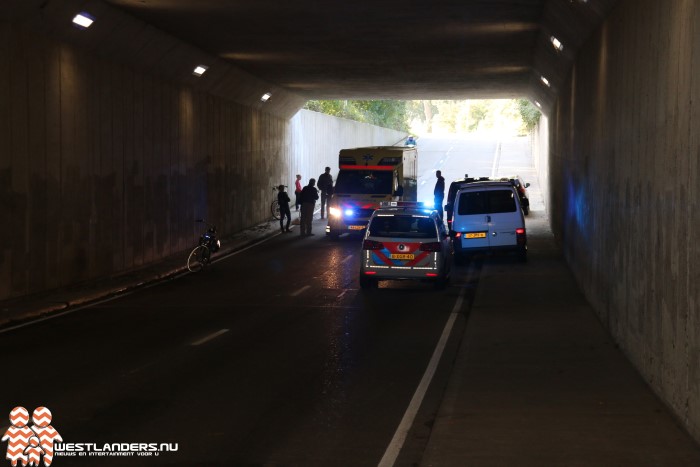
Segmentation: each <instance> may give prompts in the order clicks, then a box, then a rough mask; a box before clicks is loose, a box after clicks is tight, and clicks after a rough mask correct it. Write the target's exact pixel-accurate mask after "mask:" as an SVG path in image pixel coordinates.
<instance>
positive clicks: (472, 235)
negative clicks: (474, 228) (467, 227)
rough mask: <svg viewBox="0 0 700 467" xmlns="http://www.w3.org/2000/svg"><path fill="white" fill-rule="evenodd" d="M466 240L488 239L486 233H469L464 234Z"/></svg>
mask: <svg viewBox="0 0 700 467" xmlns="http://www.w3.org/2000/svg"><path fill="white" fill-rule="evenodd" d="M464 238H486V232H469V233H466V234H464Z"/></svg>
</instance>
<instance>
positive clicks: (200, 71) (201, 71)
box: [192, 65, 209, 76]
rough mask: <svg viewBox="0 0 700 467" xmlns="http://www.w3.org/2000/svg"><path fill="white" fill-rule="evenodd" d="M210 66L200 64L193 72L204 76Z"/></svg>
mask: <svg viewBox="0 0 700 467" xmlns="http://www.w3.org/2000/svg"><path fill="white" fill-rule="evenodd" d="M208 68H209V67H208V66H204V65H198V66H197V68H195V69H194V71H193V72H192V74H193V75H195V76H202V75H203V74H204V72H205V71H207V69H208Z"/></svg>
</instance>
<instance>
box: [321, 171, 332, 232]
mask: <svg viewBox="0 0 700 467" xmlns="http://www.w3.org/2000/svg"><path fill="white" fill-rule="evenodd" d="M318 189H319V190H320V191H321V219H323V218H324V217H326V202H327V200H328V198H330V196H331V193H332V192H333V176H332V175H331V168H330V167H326V171H325V172H323V173H322V174H321V175H320V176H319V177H318Z"/></svg>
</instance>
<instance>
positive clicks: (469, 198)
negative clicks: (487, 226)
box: [457, 190, 517, 216]
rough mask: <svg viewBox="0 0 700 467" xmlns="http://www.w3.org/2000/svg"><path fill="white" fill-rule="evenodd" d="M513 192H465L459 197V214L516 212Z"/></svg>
mask: <svg viewBox="0 0 700 467" xmlns="http://www.w3.org/2000/svg"><path fill="white" fill-rule="evenodd" d="M516 210H517V206H516V205H515V197H514V196H513V190H493V191H491V190H489V191H465V192H463V193H461V194H460V195H459V205H458V207H457V214H460V215H463V216H468V215H471V214H497V213H499V212H515V211H516Z"/></svg>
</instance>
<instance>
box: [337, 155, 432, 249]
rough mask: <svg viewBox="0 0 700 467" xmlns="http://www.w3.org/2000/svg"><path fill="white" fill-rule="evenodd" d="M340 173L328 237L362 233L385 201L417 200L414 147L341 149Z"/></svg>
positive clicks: (416, 168)
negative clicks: (373, 214)
mask: <svg viewBox="0 0 700 467" xmlns="http://www.w3.org/2000/svg"><path fill="white" fill-rule="evenodd" d="M338 165H339V167H340V170H339V171H338V176H337V177H336V182H335V186H334V188H333V197H332V199H331V202H330V203H329V209H328V225H327V226H326V234H327V235H330V236H331V237H332V238H337V237H338V236H340V235H341V234H344V233H360V234H363V233H364V231H365V229H366V228H367V222H368V221H369V218H370V216H371V215H372V213H373V212H374V211H375V209H377V208H379V205H380V203H381V202H383V201H415V200H416V198H417V195H418V182H417V175H418V157H417V151H416V148H414V147H402V146H376V147H366V148H354V149H341V150H340V153H339V155H338Z"/></svg>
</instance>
